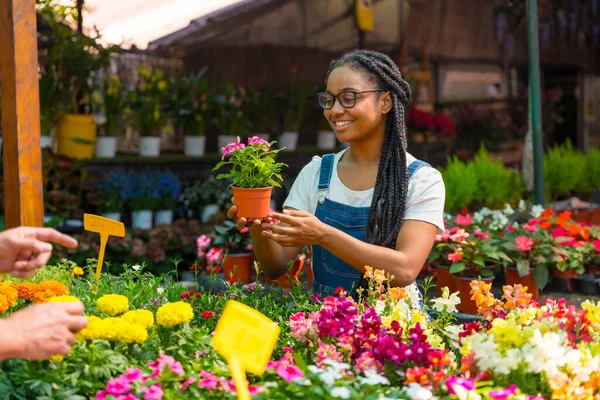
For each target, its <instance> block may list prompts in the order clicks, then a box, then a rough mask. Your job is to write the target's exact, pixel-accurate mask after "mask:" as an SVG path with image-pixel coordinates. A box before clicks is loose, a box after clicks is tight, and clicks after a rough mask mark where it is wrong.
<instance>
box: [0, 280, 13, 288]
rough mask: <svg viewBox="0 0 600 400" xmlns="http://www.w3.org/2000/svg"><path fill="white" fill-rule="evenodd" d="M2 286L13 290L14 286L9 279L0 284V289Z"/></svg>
mask: <svg viewBox="0 0 600 400" xmlns="http://www.w3.org/2000/svg"><path fill="white" fill-rule="evenodd" d="M2 286H10V287H13V288H14V287H15V286H16V285H15V283H14V282H13V281H11V280H10V279H6V280H4V281H1V282H0V287H2Z"/></svg>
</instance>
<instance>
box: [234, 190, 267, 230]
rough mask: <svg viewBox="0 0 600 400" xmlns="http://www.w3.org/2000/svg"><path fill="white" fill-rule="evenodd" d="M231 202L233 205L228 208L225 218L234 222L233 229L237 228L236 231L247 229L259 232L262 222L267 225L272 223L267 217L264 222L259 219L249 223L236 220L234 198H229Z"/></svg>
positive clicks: (244, 219) (240, 219)
mask: <svg viewBox="0 0 600 400" xmlns="http://www.w3.org/2000/svg"><path fill="white" fill-rule="evenodd" d="M231 202H232V203H233V206H231V207H230V208H229V210H228V211H227V218H229V219H231V220H233V221H235V227H236V228H237V230H238V231H241V230H243V229H244V228H249V229H250V230H251V231H254V232H259V231H260V230H261V228H262V227H261V225H262V224H263V222H266V223H268V224H270V223H272V222H273V221H272V219H271V217H267V219H266V220H265V221H262V220H260V219H255V220H254V221H251V222H248V220H247V219H246V218H238V217H237V216H236V214H237V207H236V205H235V197H232V198H231Z"/></svg>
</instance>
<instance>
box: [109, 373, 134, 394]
mask: <svg viewBox="0 0 600 400" xmlns="http://www.w3.org/2000/svg"><path fill="white" fill-rule="evenodd" d="M130 390H131V385H129V380H128V379H127V378H125V377H124V376H120V377H118V378H114V379H111V380H109V381H108V383H107V384H106V391H107V393H108V394H110V395H113V396H118V395H120V394H125V393H127V392H129V391H130Z"/></svg>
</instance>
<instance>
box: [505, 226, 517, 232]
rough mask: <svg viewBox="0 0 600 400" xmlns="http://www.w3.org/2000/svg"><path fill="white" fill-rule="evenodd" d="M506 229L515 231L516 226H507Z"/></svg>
mask: <svg viewBox="0 0 600 400" xmlns="http://www.w3.org/2000/svg"><path fill="white" fill-rule="evenodd" d="M506 230H507V231H509V232H513V231H514V230H515V227H514V226H512V225H509V226H508V228H506Z"/></svg>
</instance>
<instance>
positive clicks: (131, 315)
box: [121, 310, 154, 328]
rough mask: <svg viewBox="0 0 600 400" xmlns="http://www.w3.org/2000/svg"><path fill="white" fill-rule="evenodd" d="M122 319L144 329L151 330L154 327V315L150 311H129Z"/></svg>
mask: <svg viewBox="0 0 600 400" xmlns="http://www.w3.org/2000/svg"><path fill="white" fill-rule="evenodd" d="M121 318H123V319H124V320H125V321H128V322H131V323H132V324H135V325H139V326H141V327H144V328H149V327H151V326H152V325H154V314H152V312H151V311H148V310H133V311H127V312H126V313H125V314H123V315H121Z"/></svg>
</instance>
